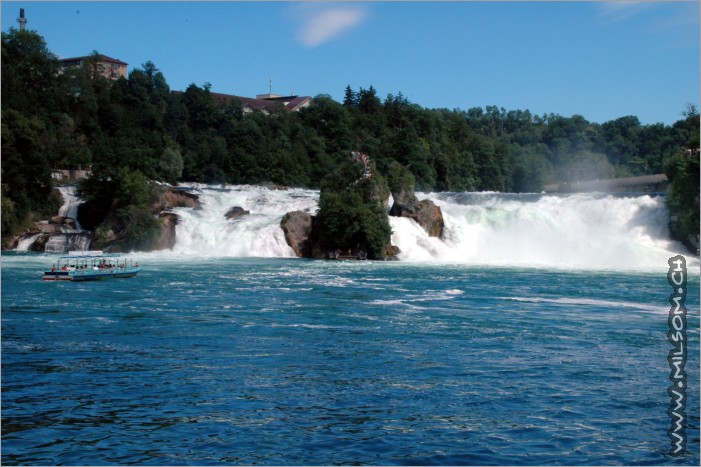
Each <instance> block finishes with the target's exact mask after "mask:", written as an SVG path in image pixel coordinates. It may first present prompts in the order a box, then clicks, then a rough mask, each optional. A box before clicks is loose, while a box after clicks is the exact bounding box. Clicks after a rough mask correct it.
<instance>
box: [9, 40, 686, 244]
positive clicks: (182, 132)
mask: <svg viewBox="0 0 701 467" xmlns="http://www.w3.org/2000/svg"><path fill="white" fill-rule="evenodd" d="M97 57H98V53H97V52H95V53H94V54H93V58H94V59H93V60H92V61H91V60H88V61H87V64H86V65H85V66H84V67H83V68H73V69H67V70H66V71H65V72H59V64H58V59H57V56H56V55H55V54H54V53H52V52H51V51H50V50H49V48H48V46H47V44H46V42H45V40H44V39H43V37H41V36H40V35H39V34H37V33H36V32H34V31H18V30H16V29H10V30H9V31H8V32H3V33H2V237H3V241H4V240H6V239H7V238H8V236H10V235H14V234H16V233H18V232H20V231H21V230H22V229H24V228H26V226H27V224H28V222H31V221H32V220H35V219H37V218H39V217H41V216H47V215H50V214H52V213H55V212H56V209H57V207H58V205H60V200H59V199H57V197H56V195H55V191H54V190H53V184H52V179H51V169H53V168H77V167H79V166H82V167H85V166H91V167H92V170H93V176H92V178H91V179H90V181H89V182H88V183H85V184H84V186H83V187H82V190H83V191H82V193H83V195H84V196H85V197H87V198H88V200H89V201H90V202H91V203H92V206H93V207H94V209H95V210H104V211H105V212H107V211H112V212H114V213H115V215H116V216H117V217H118V218H120V219H121V221H122V222H123V223H134V224H138V221H139V219H142V220H144V222H147V223H148V222H149V221H148V220H147V217H148V216H149V215H150V214H149V213H148V212H147V211H148V209H147V203H148V189H147V188H146V185H147V183H146V181H147V180H158V181H164V182H168V183H176V182H178V181H188V182H204V183H235V184H263V183H272V184H278V185H287V186H295V187H309V188H319V187H320V184H321V181H322V179H323V178H324V176H325V175H327V174H329V173H331V172H332V171H333V170H334V168H336V167H338V166H339V165H340V164H342V163H343V161H345V160H347V158H348V156H349V154H350V151H352V150H358V151H362V152H364V153H367V154H369V155H371V156H372V159H373V161H374V163H375V164H376V167H377V170H378V172H379V173H381V174H385V175H389V172H390V171H391V168H392V167H396V166H397V164H399V165H400V166H402V167H404V168H406V169H408V170H409V171H410V172H411V173H412V174H413V176H414V178H415V180H416V188H417V189H418V190H434V191H482V190H489V191H502V192H539V191H541V190H542V188H543V185H544V184H547V183H553V182H562V181H580V180H591V179H598V178H609V177H620V176H632V175H643V174H652V173H662V172H664V171H665V168H666V167H672V171H673V172H674V173H677V172H679V171H681V172H683V171H684V170H686V169H685V167H686V166H685V165H684V162H683V160H682V159H680V157H682V156H681V154H683V152H684V151H685V150H686V149H687V148H698V147H699V114H698V109H697V107H696V106H695V105H691V104H689V105H688V106H687V108H686V109H684V111H683V112H682V110H683V109H680V120H679V121H677V122H676V123H674V124H673V125H671V126H668V125H664V124H661V123H659V124H651V125H643V124H641V123H640V121H639V120H638V118H637V117H635V116H623V117H621V118H618V119H616V120H612V121H609V122H605V123H602V124H599V123H593V122H589V121H587V120H586V118H584V117H583V116H580V115H573V116H571V117H563V116H560V115H556V114H547V115H533V114H531V113H530V112H529V111H528V110H509V111H507V110H505V109H504V108H498V107H496V106H487V107H486V108H484V109H483V108H478V107H477V108H471V109H468V110H461V109H428V108H423V107H422V106H420V105H419V104H417V103H413V102H410V101H409V100H408V99H407V98H406V97H405V96H403V95H402V93H401V92H398V93H397V94H395V95H393V94H389V95H387V96H386V97H384V99H383V98H381V97H380V96H378V95H377V92H376V90H375V89H374V88H373V86H371V85H370V86H369V87H368V88H367V89H364V88H360V89H358V90H354V89H351V88H350V86H349V87H347V88H346V89H345V95H344V99H343V102H336V101H334V100H333V99H331V98H330V97H329V96H328V95H324V94H320V95H317V96H316V97H314V99H313V101H312V103H311V105H310V106H308V107H306V108H303V109H301V110H300V111H299V112H289V111H287V110H286V109H284V108H283V107H282V106H281V107H280V108H278V109H276V110H273V112H272V113H271V115H266V114H263V113H260V112H253V113H245V112H244V109H243V106H242V104H241V103H240V102H237V101H231V102H228V103H226V104H218V103H216V102H215V100H214V99H212V96H211V86H210V85H209V84H207V83H205V84H203V85H202V86H198V85H196V84H192V85H190V86H189V87H188V88H187V89H186V90H185V91H184V92H182V93H171V90H170V88H169V86H168V83H167V80H166V77H165V76H164V75H163V73H161V72H160V71H159V69H158V68H157V67H156V65H155V64H154V63H152V62H147V63H145V64H143V65H142V66H141V67H138V68H134V69H133V70H131V72H130V73H129V75H128V77H127V78H120V79H119V80H116V81H112V80H108V79H106V78H103V77H101V76H100V75H99V74H98V73H97V69H96V66H97ZM680 161H681V162H680ZM696 167H697V171H698V157H697V158H696ZM668 170H669V169H668ZM675 171H676V172H675ZM697 177H698V175H697ZM696 193H698V188H697V189H696ZM680 202H681V203H682V204H683V203H684V202H685V201H680ZM697 217H698V216H697ZM697 224H698V222H697Z"/></svg>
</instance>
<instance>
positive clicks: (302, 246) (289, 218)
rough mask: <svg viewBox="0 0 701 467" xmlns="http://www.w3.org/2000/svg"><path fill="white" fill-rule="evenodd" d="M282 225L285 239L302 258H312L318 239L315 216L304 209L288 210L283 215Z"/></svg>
mask: <svg viewBox="0 0 701 467" xmlns="http://www.w3.org/2000/svg"><path fill="white" fill-rule="evenodd" d="M280 227H281V228H282V231H283V232H284V233H285V240H287V244H288V245H290V247H291V248H292V250H294V252H295V254H296V255H297V256H298V257H300V258H312V257H313V255H314V245H315V243H316V241H317V237H318V232H317V230H316V226H315V222H314V216H312V215H311V214H309V213H306V212H302V211H292V212H288V213H287V214H285V215H284V216H283V217H282V220H281V221H280Z"/></svg>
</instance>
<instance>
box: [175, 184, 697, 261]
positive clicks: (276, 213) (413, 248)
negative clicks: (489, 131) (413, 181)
mask: <svg viewBox="0 0 701 467" xmlns="http://www.w3.org/2000/svg"><path fill="white" fill-rule="evenodd" d="M193 189H194V190H195V191H196V192H197V193H198V195H199V197H200V202H201V205H202V208H201V209H199V210H198V209H193V208H177V209H175V210H174V211H175V212H176V213H177V214H178V215H179V216H180V222H179V224H178V226H177V230H176V244H175V247H174V249H173V252H174V253H177V254H186V255H200V256H234V257H242V256H252V257H256V256H258V257H293V256H294V253H293V252H292V250H291V249H290V247H289V246H288V245H287V243H286V241H285V239H284V235H283V233H282V229H281V228H280V220H281V219H282V216H283V215H284V214H285V213H287V212H290V211H295V210H299V211H306V212H309V213H311V214H315V213H316V211H317V209H318V200H319V192H318V191H315V190H303V189H290V190H286V191H285V190H271V189H267V188H264V187H257V186H230V187H227V188H217V187H214V186H207V185H195V186H193ZM417 196H418V198H419V199H426V198H427V199H430V200H432V201H433V202H435V203H436V204H437V205H438V206H440V207H441V210H442V212H443V218H444V222H445V229H444V237H443V238H442V239H438V238H434V237H429V236H428V235H427V234H426V232H425V231H424V230H423V229H422V228H421V227H419V226H418V225H417V224H416V223H415V222H414V221H413V220H411V219H407V218H396V217H390V225H391V227H392V231H393V233H392V244H394V245H396V246H398V247H399V248H400V250H401V253H400V254H399V259H400V260H402V261H410V262H435V263H461V264H475V265H500V266H519V267H523V266H526V267H557V268H596V269H647V268H656V267H659V266H660V265H662V267H663V268H666V267H667V259H668V258H669V257H671V256H673V255H675V254H679V253H681V254H685V255H687V256H690V255H689V253H688V252H687V251H686V250H685V248H684V247H683V246H682V245H681V244H680V243H679V242H675V241H672V240H671V239H670V237H669V231H668V227H667V224H668V222H669V213H668V211H667V209H666V206H665V201H664V200H665V198H664V197H662V196H649V195H639V196H626V197H621V196H614V195H605V194H602V193H578V194H566V195H563V194H556V195H545V194H502V193H417ZM234 206H240V207H242V208H243V209H245V210H249V211H250V214H248V215H245V216H242V217H239V218H237V219H234V220H227V219H226V218H225V214H226V212H227V211H228V210H229V209H230V208H232V207H234ZM665 270H666V269H665Z"/></svg>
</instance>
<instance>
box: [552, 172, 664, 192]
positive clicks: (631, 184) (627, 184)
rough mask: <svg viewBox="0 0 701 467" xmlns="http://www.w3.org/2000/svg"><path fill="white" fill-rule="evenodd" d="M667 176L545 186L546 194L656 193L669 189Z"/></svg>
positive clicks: (645, 176)
mask: <svg viewBox="0 0 701 467" xmlns="http://www.w3.org/2000/svg"><path fill="white" fill-rule="evenodd" d="M667 183H668V181H667V176H666V175H665V174H654V175H642V176H640V177H623V178H607V179H602V180H587V181H582V182H562V183H555V184H552V185H545V186H544V187H543V191H545V192H546V193H579V192H587V191H598V192H604V193H622V192H643V193H656V192H663V191H665V190H666V189H667Z"/></svg>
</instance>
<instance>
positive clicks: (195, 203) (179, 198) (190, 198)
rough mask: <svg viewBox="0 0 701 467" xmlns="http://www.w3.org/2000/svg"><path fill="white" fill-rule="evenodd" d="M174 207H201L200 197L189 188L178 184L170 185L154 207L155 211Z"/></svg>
mask: <svg viewBox="0 0 701 467" xmlns="http://www.w3.org/2000/svg"><path fill="white" fill-rule="evenodd" d="M172 208H195V209H201V208H202V206H201V205H200V198H199V196H197V195H196V194H194V193H192V192H190V191H189V190H187V189H184V188H179V187H177V186H173V187H169V188H168V189H167V190H165V191H164V192H163V193H162V194H161V196H160V198H159V201H158V203H157V205H156V206H155V207H154V210H155V211H163V210H165V209H172Z"/></svg>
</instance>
